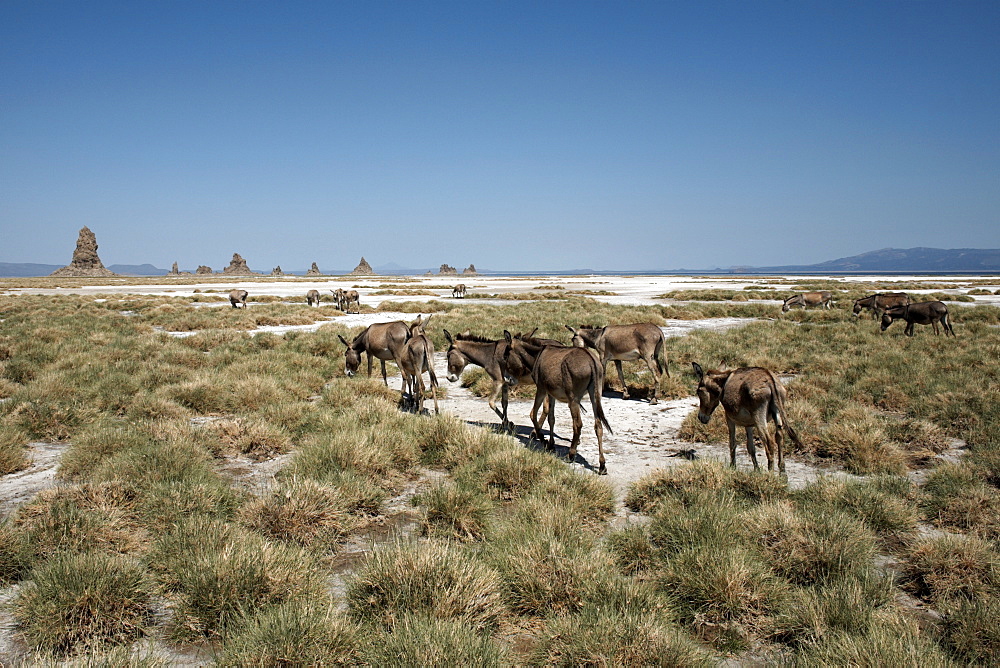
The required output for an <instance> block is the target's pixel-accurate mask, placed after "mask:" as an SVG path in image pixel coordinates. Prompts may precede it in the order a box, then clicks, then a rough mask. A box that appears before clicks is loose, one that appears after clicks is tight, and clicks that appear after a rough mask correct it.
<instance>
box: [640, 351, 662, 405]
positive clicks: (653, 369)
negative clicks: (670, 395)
mask: <svg viewBox="0 0 1000 668" xmlns="http://www.w3.org/2000/svg"><path fill="white" fill-rule="evenodd" d="M642 360H643V361H644V362H645V363H646V366H648V367H649V372H650V373H651V374H653V396H652V397H650V399H649V403H650V405H653V404H655V403H656V395H657V393H658V392H659V391H660V371H659V365H658V363H656V362H654V361H653V358H652V357H650V356H649V355H646V356H644V357H643V358H642Z"/></svg>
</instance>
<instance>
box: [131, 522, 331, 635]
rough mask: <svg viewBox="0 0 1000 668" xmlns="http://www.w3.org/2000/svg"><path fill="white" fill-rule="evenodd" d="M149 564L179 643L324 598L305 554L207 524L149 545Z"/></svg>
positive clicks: (185, 527) (182, 527)
mask: <svg viewBox="0 0 1000 668" xmlns="http://www.w3.org/2000/svg"><path fill="white" fill-rule="evenodd" d="M149 563H150V565H151V567H152V568H154V569H155V570H156V571H157V573H158V576H159V580H160V582H161V586H162V588H163V590H164V591H165V592H166V593H167V595H168V597H169V599H170V600H171V601H172V602H173V605H174V608H175V615H174V619H173V622H172V623H173V631H174V633H175V635H177V636H178V637H181V638H190V637H199V636H208V637H217V636H224V635H225V634H226V633H227V632H229V631H231V630H232V629H233V628H238V627H239V626H240V625H241V624H242V623H243V620H244V619H245V618H247V617H248V616H252V615H254V614H256V612H257V611H259V610H262V609H264V608H266V607H268V606H272V605H278V604H281V603H285V602H289V601H295V600H308V599H314V598H316V597H317V596H318V595H319V593H320V592H321V590H322V573H323V571H322V570H321V569H320V568H319V566H318V564H317V563H316V561H315V559H314V557H313V556H311V555H310V553H309V552H307V551H305V550H303V549H301V548H298V547H294V546H291V545H287V544H279V543H273V542H271V541H267V540H265V539H263V538H262V537H260V536H258V535H257V534H254V533H250V532H248V531H246V530H243V529H240V528H239V527H237V526H235V525H233V524H227V523H225V522H221V521H219V520H217V519H212V518H204V517H198V516H195V517H192V518H189V519H187V520H186V521H182V522H181V523H180V524H179V525H177V526H176V527H174V529H173V531H171V532H170V533H168V534H166V535H164V536H163V537H161V538H160V539H159V540H158V541H157V542H156V543H155V544H154V546H153V548H152V551H151V554H150V558H149Z"/></svg>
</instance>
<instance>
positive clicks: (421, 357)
mask: <svg viewBox="0 0 1000 668" xmlns="http://www.w3.org/2000/svg"><path fill="white" fill-rule="evenodd" d="M431 317H433V315H431V316H428V318H427V319H426V320H423V321H421V320H420V319H419V318H418V319H417V320H414V321H413V322H412V323H410V339H409V340H408V341H407V342H406V345H405V346H403V352H402V355H400V357H399V359H398V360H396V363H397V364H399V371H400V373H401V374H402V375H403V390H402V396H401V397H400V404H401V405H403V406H404V407H407V406H409V407H411V408H413V409H415V410H416V412H417V413H418V414H419V413H422V412H423V410H424V371H426V372H427V375H428V376H430V385H431V396H432V397H433V398H434V414H435V415H437V414H438V413H439V412H440V411H439V410H438V399H437V387H438V382H437V376H436V375H435V374H434V344H433V343H431V340H430V339H429V338H427V335H426V334H425V333H424V330H425V329H426V327H427V323H429V322H430V321H431ZM407 395H409V399H408V400H407Z"/></svg>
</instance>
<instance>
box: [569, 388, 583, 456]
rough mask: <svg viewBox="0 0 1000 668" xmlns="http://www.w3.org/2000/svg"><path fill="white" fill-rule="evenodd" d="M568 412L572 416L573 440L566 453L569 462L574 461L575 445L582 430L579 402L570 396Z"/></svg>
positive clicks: (578, 442)
mask: <svg viewBox="0 0 1000 668" xmlns="http://www.w3.org/2000/svg"><path fill="white" fill-rule="evenodd" d="M569 414H570V415H571V416H572V417H573V440H572V441H571V442H570V444H569V452H567V453H566V461H568V462H569V463H570V464H572V463H573V462H575V461H576V447H577V446H578V445H580V434H581V433H582V432H583V418H582V417H580V402H579V401H578V400H574V399H573V398H572V397H570V400H569Z"/></svg>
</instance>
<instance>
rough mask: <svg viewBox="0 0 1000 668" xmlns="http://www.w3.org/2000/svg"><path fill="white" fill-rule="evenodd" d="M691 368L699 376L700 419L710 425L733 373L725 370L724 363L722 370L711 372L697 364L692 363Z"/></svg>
mask: <svg viewBox="0 0 1000 668" xmlns="http://www.w3.org/2000/svg"><path fill="white" fill-rule="evenodd" d="M691 366H693V367H694V373H695V375H696V376H698V390H697V394H698V419H699V420H700V421H701V423H702V424H708V421H709V419H710V418H711V417H712V413H713V412H715V409H716V408H717V407H718V406H719V400H720V399H721V398H722V389H723V388H724V387H725V386H726V380H728V379H729V374H731V373H732V371H730V370H728V369H726V368H725V366H726V365H725V363H723V365H722V367H723V368H722V369H714V370H710V371H705V370H704V369H702V368H701V365H700V364H698V363H697V362H691Z"/></svg>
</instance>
